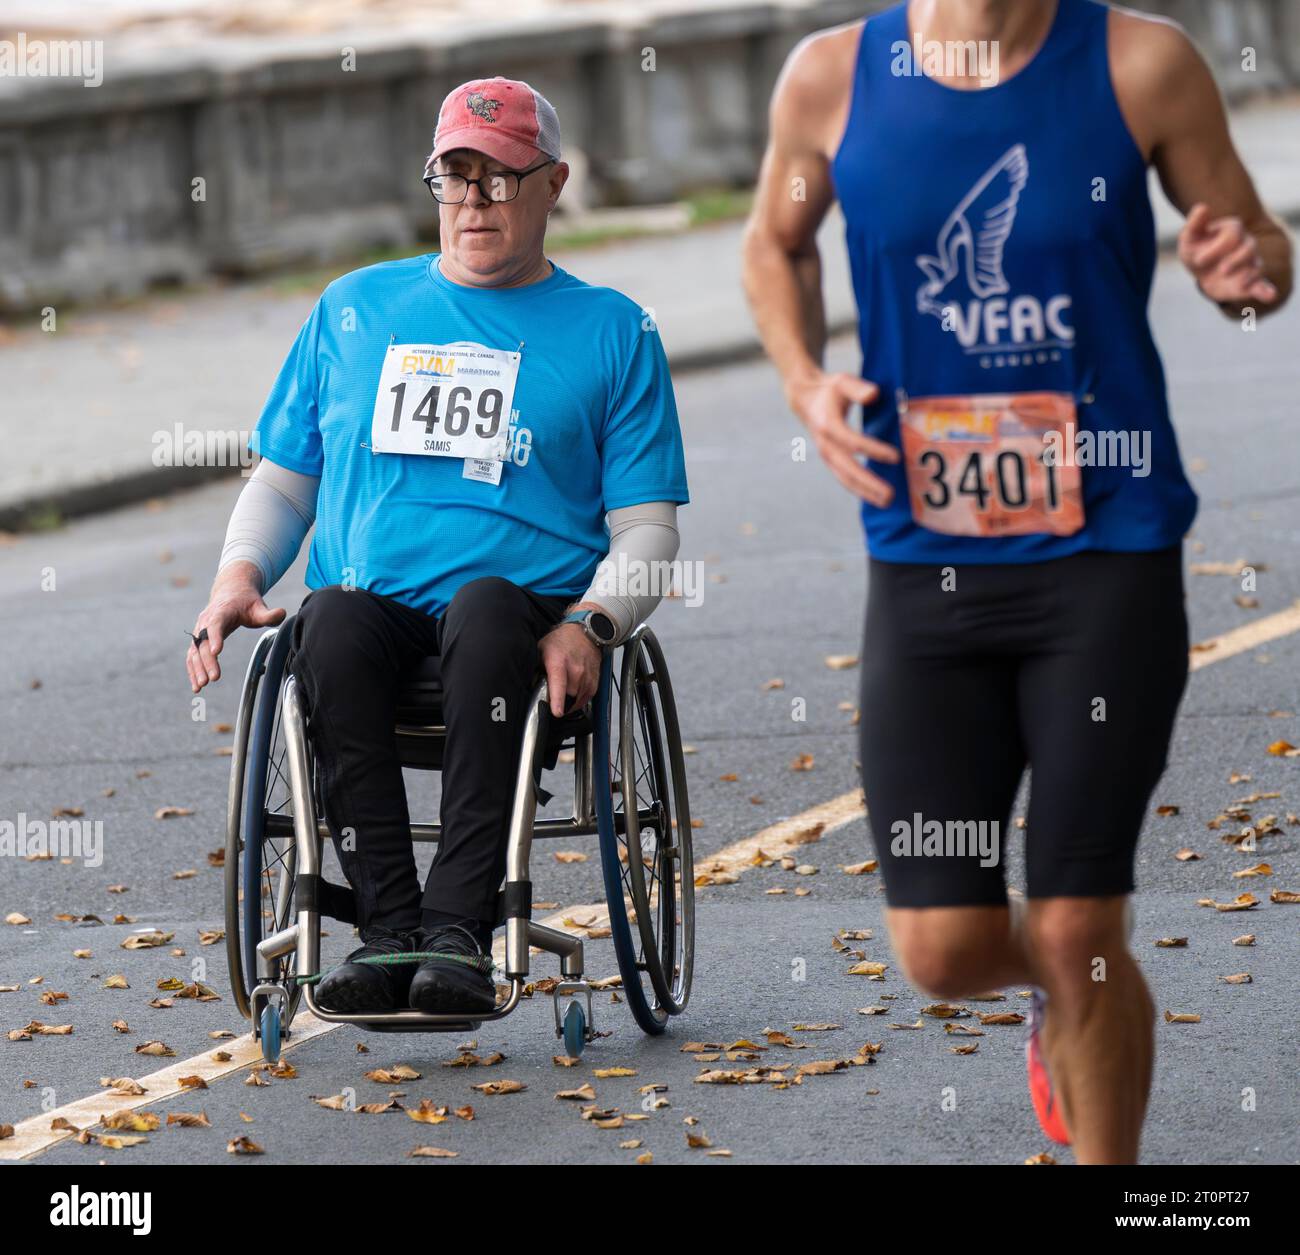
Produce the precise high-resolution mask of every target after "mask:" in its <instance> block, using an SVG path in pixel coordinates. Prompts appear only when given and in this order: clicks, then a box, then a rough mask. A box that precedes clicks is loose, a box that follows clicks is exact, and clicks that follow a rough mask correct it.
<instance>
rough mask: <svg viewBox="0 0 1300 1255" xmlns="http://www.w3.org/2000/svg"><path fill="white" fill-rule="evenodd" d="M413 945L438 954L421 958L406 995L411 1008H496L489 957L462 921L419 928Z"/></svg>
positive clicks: (464, 1011) (458, 1011)
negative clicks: (435, 956)
mask: <svg viewBox="0 0 1300 1255" xmlns="http://www.w3.org/2000/svg"><path fill="white" fill-rule="evenodd" d="M469 922H472V921H467V923H469ZM413 948H414V949H415V950H418V951H424V952H432V953H435V954H437V955H438V956H439V957H437V958H434V959H425V961H424V962H423V963H421V964H420V966H419V967H418V968H416V970H415V975H414V977H412V979H411V992H410V995H409V996H410V1002H411V1006H412V1007H414V1008H415V1010H417V1011H423V1012H424V1013H425V1014H426V1015H474V1014H480V1015H481V1014H485V1013H486V1012H488V1011H492V1010H494V1009H495V1008H496V1005H497V991H496V986H495V985H494V984H493V983H492V957H491V955H487V954H484V953H483V952H482V951H481V950H480V949H479V945H478V942H477V941H476V940H475V938H474V934H473V933H472V932H471V931H470V929H469V928H468V927H466V925H465V924H442V925H439V926H438V927H437V928H421V929H420V931H419V932H418V933H416V934H415V945H414V947H413Z"/></svg>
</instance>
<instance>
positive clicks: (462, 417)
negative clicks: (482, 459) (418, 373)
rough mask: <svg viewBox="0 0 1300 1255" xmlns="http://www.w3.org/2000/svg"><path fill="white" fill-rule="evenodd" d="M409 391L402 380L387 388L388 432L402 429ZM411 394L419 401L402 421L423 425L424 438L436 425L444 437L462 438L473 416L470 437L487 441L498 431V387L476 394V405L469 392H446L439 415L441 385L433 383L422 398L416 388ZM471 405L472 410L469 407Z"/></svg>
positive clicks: (502, 400) (500, 413)
mask: <svg viewBox="0 0 1300 1255" xmlns="http://www.w3.org/2000/svg"><path fill="white" fill-rule="evenodd" d="M409 388H410V385H409V384H407V383H406V382H405V381H403V382H401V383H399V384H396V385H395V386H394V387H392V388H390V389H389V392H390V393H392V396H393V422H392V427H391V428H390V430H391V431H394V432H399V431H401V429H402V422H403V418H404V415H405V411H406V408H407V405H408V402H407V392H408V389H409ZM411 395H412V399H414V398H415V397H419V401H418V403H417V404H416V405H415V408H414V409H413V410H411V412H410V414H409V415H408V416H406V419H407V421H409V422H413V423H423V424H424V432H425V435H427V436H432V435H433V434H434V432H435V430H436V429H437V427H438V424H439V423H441V424H442V430H443V433H444V434H445V435H448V436H463V435H464V434H465V433H466V432H467V431H468V430H469V425H470V421H471V420H472V419H474V418H476V417H477V419H478V421H477V422H475V423H474V434H475V435H477V436H482V437H483V439H484V440H491V439H492V437H494V436H495V435H496V434H497V432H499V431H500V430H501V419H502V417H503V416H504V411H505V397H504V396H503V394H502V393H501V391H500V389H498V388H485V389H484V390H483V391H482V392H480V393H479V394H478V398H477V403H476V404H475V398H474V393H473V390H472V389H470V388H466V387H463V386H462V387H456V388H451V389H449V390H448V392H447V397H446V404H445V407H444V408H443V410H442V412H441V413H440V412H439V410H438V406H439V403H440V402H441V401H442V399H443V398H442V385H441V384H434V385H433V386H432V387H430V388H429V389H428V390H427V391H425V392H424V395H423V396H420V389H418V388H417V389H415V390H413V391H412V392H411ZM471 405H473V409H471V408H470V407H471Z"/></svg>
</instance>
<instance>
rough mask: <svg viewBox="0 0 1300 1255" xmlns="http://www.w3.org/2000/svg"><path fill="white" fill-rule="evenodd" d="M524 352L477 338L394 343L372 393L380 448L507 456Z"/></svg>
mask: <svg viewBox="0 0 1300 1255" xmlns="http://www.w3.org/2000/svg"><path fill="white" fill-rule="evenodd" d="M518 376H519V354H518V353H511V352H508V351H506V350H505V349H487V348H484V347H483V346H482V345H478V344H390V345H389V346H388V351H387V352H386V353H385V354H384V367H383V370H382V372H381V373H380V377H379V391H378V393H376V395H375V412H374V416H373V417H372V418H371V421H370V447H371V449H373V450H374V452H376V453H419V454H424V455H426V456H431V457H443V458H474V459H477V460H481V461H494V462H500V461H503V460H504V459H505V457H506V452H507V449H508V446H509V441H510V410H511V406H512V405H513V404H514V397H515V381H516V379H517V378H518Z"/></svg>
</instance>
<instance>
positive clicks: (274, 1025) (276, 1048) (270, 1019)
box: [260, 1004, 280, 1063]
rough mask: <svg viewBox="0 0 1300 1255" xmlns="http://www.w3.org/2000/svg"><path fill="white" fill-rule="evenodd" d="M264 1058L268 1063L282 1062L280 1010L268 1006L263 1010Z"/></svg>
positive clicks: (262, 1036)
mask: <svg viewBox="0 0 1300 1255" xmlns="http://www.w3.org/2000/svg"><path fill="white" fill-rule="evenodd" d="M260 1035H261V1038H262V1058H263V1059H265V1060H266V1061H267V1063H279V1062H280V1008H279V1007H277V1006H273V1005H270V1004H268V1005H267V1006H265V1007H263V1008H262V1019H261V1034H260Z"/></svg>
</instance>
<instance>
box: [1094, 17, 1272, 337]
mask: <svg viewBox="0 0 1300 1255" xmlns="http://www.w3.org/2000/svg"><path fill="white" fill-rule="evenodd" d="M1109 33H1110V56H1111V72H1112V77H1113V79H1114V83H1115V93H1116V96H1117V97H1118V99H1119V104H1120V109H1121V111H1122V112H1123V114H1124V118H1125V121H1126V122H1127V123H1128V125H1129V129H1130V131H1132V133H1133V137H1134V139H1135V140H1136V141H1137V144H1138V147H1139V148H1140V149H1141V151H1142V153H1143V155H1144V156H1145V157H1146V158H1147V160H1148V161H1149V162H1150V163H1151V164H1152V165H1153V166H1154V167H1155V169H1156V172H1157V174H1158V175H1159V177H1160V183H1161V186H1162V187H1163V188H1164V190H1165V195H1167V196H1168V197H1169V199H1170V201H1171V202H1172V203H1173V204H1174V205H1175V206H1176V207H1177V208H1178V209H1180V210H1181V211H1182V212H1183V213H1185V214H1187V218H1188V220H1187V223H1186V225H1185V226H1184V228H1183V230H1182V232H1181V234H1180V236H1179V241H1178V253H1179V257H1180V258H1181V259H1182V261H1183V264H1184V265H1185V266H1186V267H1187V268H1188V270H1190V271H1191V273H1192V275H1193V276H1194V277H1195V279H1196V281H1197V284H1198V286H1199V287H1200V289H1201V291H1202V292H1203V293H1204V294H1205V295H1206V296H1207V297H1209V298H1210V299H1211V300H1213V301H1215V302H1216V303H1217V304H1218V305H1219V306H1220V308H1221V309H1223V311H1224V312H1225V313H1226V314H1229V315H1230V316H1234V317H1235V316H1239V315H1240V313H1241V311H1242V310H1243V309H1244V308H1246V307H1247V306H1249V307H1251V308H1254V309H1255V310H1256V311H1257V312H1258V313H1259V314H1260V315H1261V316H1262V315H1263V314H1267V313H1272V312H1273V311H1274V310H1276V309H1278V308H1280V307H1281V305H1282V304H1283V303H1284V302H1285V301H1286V300H1287V298H1288V297H1289V296H1290V294H1291V288H1292V282H1293V274H1292V246H1291V238H1290V235H1289V234H1288V232H1287V230H1286V227H1285V226H1283V224H1282V223H1281V221H1279V219H1278V218H1276V217H1275V216H1274V215H1273V214H1271V213H1269V211H1268V210H1267V209H1266V208H1265V207H1264V205H1263V203H1262V202H1261V201H1260V199H1259V194H1258V193H1257V192H1256V190H1255V185H1254V182H1253V181H1252V180H1251V177H1250V174H1249V172H1248V171H1247V170H1246V167H1245V166H1244V165H1243V164H1242V161H1241V158H1240V156H1238V154H1237V150H1236V148H1235V147H1234V145H1233V142H1232V136H1231V134H1230V133H1229V130H1228V119H1227V114H1226V112H1225V110H1224V105H1223V99H1222V97H1221V95H1220V93H1219V88H1218V84H1217V83H1215V81H1214V76H1213V74H1212V73H1211V72H1210V68H1209V66H1208V65H1207V64H1206V63H1205V60H1204V58H1203V57H1202V56H1201V54H1200V53H1199V52H1198V51H1197V49H1196V47H1195V45H1194V44H1193V43H1192V41H1191V40H1190V39H1189V38H1188V37H1187V35H1186V34H1185V33H1184V32H1183V30H1182V29H1181V28H1180V27H1179V26H1177V25H1175V24H1174V23H1172V22H1168V21H1165V20H1163V19H1155V18H1150V17H1147V16H1145V15H1141V14H1136V13H1132V12H1129V11H1127V10H1123V9H1113V10H1112V11H1111V15H1110V32H1109Z"/></svg>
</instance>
